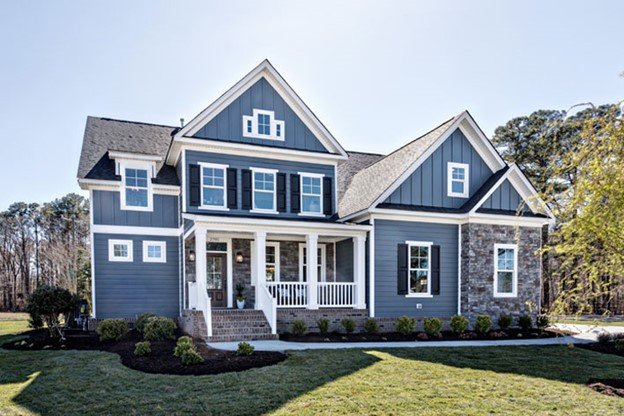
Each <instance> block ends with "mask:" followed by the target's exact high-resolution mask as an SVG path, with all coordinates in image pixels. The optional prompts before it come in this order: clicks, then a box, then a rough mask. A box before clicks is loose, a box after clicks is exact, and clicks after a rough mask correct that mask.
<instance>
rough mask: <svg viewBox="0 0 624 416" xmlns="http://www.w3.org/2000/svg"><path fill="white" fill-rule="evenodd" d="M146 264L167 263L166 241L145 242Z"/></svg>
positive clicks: (144, 258)
mask: <svg viewBox="0 0 624 416" xmlns="http://www.w3.org/2000/svg"><path fill="white" fill-rule="evenodd" d="M143 262H144V263H166V262H167V243H166V242H165V241H143Z"/></svg>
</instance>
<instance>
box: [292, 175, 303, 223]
mask: <svg viewBox="0 0 624 416" xmlns="http://www.w3.org/2000/svg"><path fill="white" fill-rule="evenodd" d="M300 198H301V190H300V183H299V175H290V212H293V213H295V214H297V213H299V212H301V200H300Z"/></svg>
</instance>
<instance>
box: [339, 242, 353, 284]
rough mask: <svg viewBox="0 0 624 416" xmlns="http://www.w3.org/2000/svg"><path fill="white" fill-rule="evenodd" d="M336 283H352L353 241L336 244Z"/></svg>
mask: <svg viewBox="0 0 624 416" xmlns="http://www.w3.org/2000/svg"><path fill="white" fill-rule="evenodd" d="M336 281H337V282H353V240H351V239H348V240H342V241H338V242H337V243H336Z"/></svg>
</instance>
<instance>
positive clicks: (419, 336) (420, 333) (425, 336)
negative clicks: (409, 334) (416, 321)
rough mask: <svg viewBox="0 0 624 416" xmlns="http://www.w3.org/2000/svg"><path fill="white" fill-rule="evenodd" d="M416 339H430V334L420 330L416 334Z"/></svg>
mask: <svg viewBox="0 0 624 416" xmlns="http://www.w3.org/2000/svg"><path fill="white" fill-rule="evenodd" d="M416 341H429V335H427V334H425V333H424V332H419V333H418V334H416Z"/></svg>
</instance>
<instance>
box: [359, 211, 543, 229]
mask: <svg viewBox="0 0 624 416" xmlns="http://www.w3.org/2000/svg"><path fill="white" fill-rule="evenodd" d="M370 213H371V214H370V216H371V218H372V217H374V218H376V219H380V220H392V221H411V222H426V223H435V224H467V223H474V224H490V225H509V226H522V227H542V226H543V225H545V224H548V223H549V222H550V220H549V219H548V218H539V217H518V216H509V215H495V214H482V213H475V214H448V213H441V212H425V211H403V210H393V209H384V208H374V209H371V210H370Z"/></svg>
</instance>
